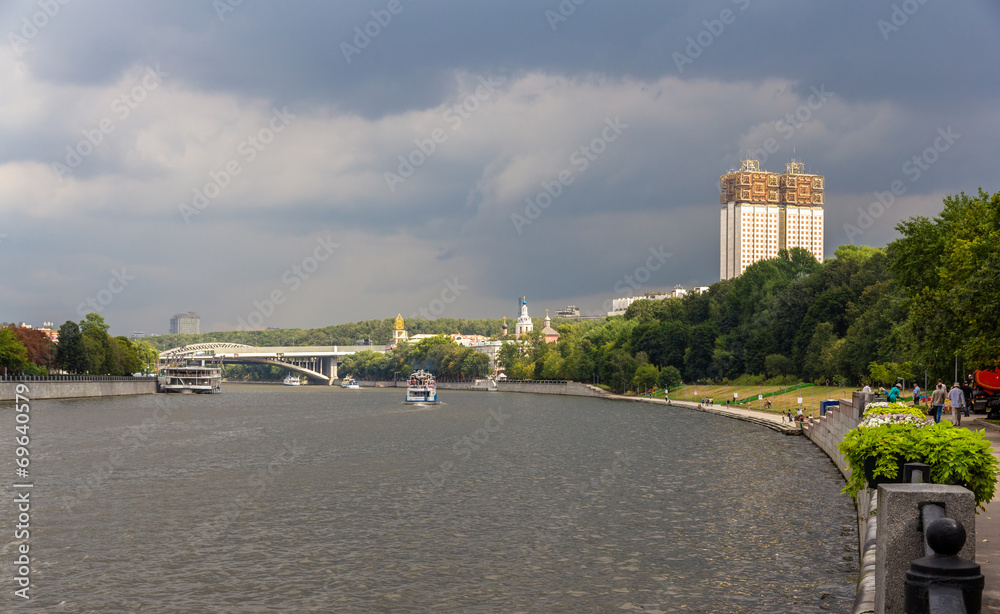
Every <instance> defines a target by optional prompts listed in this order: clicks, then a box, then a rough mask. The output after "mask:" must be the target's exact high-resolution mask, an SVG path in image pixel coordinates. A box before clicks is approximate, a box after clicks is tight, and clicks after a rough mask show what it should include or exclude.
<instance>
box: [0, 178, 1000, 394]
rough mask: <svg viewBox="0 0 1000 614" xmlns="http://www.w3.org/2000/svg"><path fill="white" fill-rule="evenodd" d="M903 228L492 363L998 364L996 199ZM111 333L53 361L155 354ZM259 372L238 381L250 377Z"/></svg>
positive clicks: (686, 372)
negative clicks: (872, 243)
mask: <svg viewBox="0 0 1000 614" xmlns="http://www.w3.org/2000/svg"><path fill="white" fill-rule="evenodd" d="M896 230H897V231H898V232H899V237H898V238H897V239H896V240H894V241H892V242H890V243H889V244H888V245H887V246H886V247H885V248H873V247H865V246H856V245H842V246H840V247H839V248H837V250H836V251H835V252H834V255H833V257H832V258H829V259H827V260H826V261H825V262H823V263H819V262H817V261H816V260H815V259H814V258H813V257H812V256H810V255H809V254H808V253H807V252H806V251H804V250H801V249H793V250H791V251H788V252H785V251H782V252H781V253H780V255H779V257H777V258H774V259H770V260H764V261H760V262H757V263H755V264H753V265H751V266H750V267H748V268H747V270H746V272H745V273H744V274H743V275H741V276H739V277H737V278H735V279H731V280H723V281H720V282H718V283H716V284H713V285H712V286H711V287H710V288H709V290H708V291H707V292H705V293H703V294H691V295H688V296H685V297H683V298H671V299H664V300H658V301H651V300H641V301H637V302H635V303H633V304H632V305H631V306H630V307H629V309H628V310H627V311H626V313H625V315H624V316H615V317H609V318H606V319H605V320H601V321H573V320H559V319H556V320H553V326H554V327H555V328H556V329H557V330H558V331H559V333H560V335H561V336H560V338H559V340H558V342H556V343H552V344H546V343H544V342H543V340H542V338H541V335H540V334H539V333H538V332H537V331H538V330H539V329H540V328H541V320H540V319H538V320H536V321H535V327H536V331H535V332H534V333H531V334H528V335H525V336H522V338H521V339H520V340H518V341H517V342H516V343H511V344H508V345H506V346H504V347H503V348H502V350H501V352H500V355H499V358H498V362H499V363H500V365H501V366H502V367H503V368H504V369H505V370H506V372H507V375H508V377H511V378H517V379H573V380H580V381H586V382H598V383H603V384H606V385H608V386H609V387H611V388H613V389H618V390H625V389H629V388H631V389H640V390H641V389H645V388H648V387H652V386H655V385H660V386H675V385H677V384H678V383H679V382H680V381H682V380H683V381H685V382H701V381H717V382H726V381H734V380H737V379H738V378H743V380H744V381H745V380H746V379H747V378H757V379H758V380H762V379H764V378H768V379H771V380H788V379H796V380H798V379H801V380H805V381H815V382H825V381H826V380H830V381H831V382H842V383H846V384H852V385H856V384H860V383H862V382H872V383H876V384H882V383H886V384H887V383H892V382H893V381H895V379H896V378H898V377H905V378H906V379H907V380H908V381H912V380H914V379H917V378H920V379H922V378H923V377H924V376H925V375H926V377H929V378H931V379H932V380H933V379H937V378H939V377H940V378H943V379H946V380H947V379H951V378H953V377H954V374H955V372H956V371H958V372H959V373H966V372H968V371H970V370H972V369H975V368H980V367H993V366H996V365H997V364H998V359H1000V340H998V336H997V322H1000V283H998V280H1000V192H997V193H996V194H992V195H991V194H989V193H987V192H984V191H983V190H980V191H979V193H978V194H977V195H975V196H970V195H967V194H965V193H964V192H963V193H960V194H958V195H955V196H949V197H947V198H946V199H945V200H944V208H943V209H942V211H941V213H940V214H939V215H938V216H937V217H934V218H926V217H912V218H909V219H907V220H905V221H903V222H901V223H900V224H899V225H897V227H896ZM393 321H394V320H393V318H386V319H383V320H369V321H365V322H355V323H352V324H341V325H337V326H329V327H326V328H320V329H308V330H300V329H286V330H261V331H235V332H222V333H207V334H202V335H162V336H157V337H152V338H150V339H149V340H148V341H149V342H151V343H152V346H155V347H156V349H158V350H163V349H168V348H170V347H176V346H179V345H184V344H192V343H203V342H208V341H229V342H235V343H246V344H248V345H261V346H273V345H287V346H294V345H355V344H359V343H360V344H367V343H370V344H371V345H373V346H384V344H385V343H386V342H387V341H389V340H390V339H391V336H392V328H393ZM500 326H501V321H500V320H493V319H480V320H456V319H450V318H442V319H439V320H424V319H420V318H412V319H408V320H406V328H407V330H408V332H409V333H410V334H411V335H414V334H420V333H428V334H448V333H462V334H480V335H486V336H489V337H493V338H499V335H500ZM106 330H107V326H106V325H105V324H104V321H103V318H101V317H100V316H99V315H97V314H88V316H87V318H86V319H85V320H84V321H82V322H80V324H79V325H77V324H76V323H73V322H67V323H66V324H64V325H63V327H62V328H61V329H60V343H59V347H58V348H57V350H56V352H55V362H56V363H57V364H58V365H60V366H61V367H62V368H63V369H65V370H67V371H69V372H78V373H121V372H130V371H129V370H130V369H136V370H138V369H137V367H138V366H139V363H141V362H142V361H143V360H145V358H144V357H145V356H146V355H147V352H148V351H149V349H150V348H151V347H152V346H150V345H149V344H148V343H145V342H143V343H139V344H133V343H131V342H129V340H127V339H125V338H124V337H116V338H111V337H110V336H109V335H108V334H107V332H106ZM3 331H7V332H3ZM3 331H0V363H2V364H3V366H8V367H9V368H10V369H11V370H13V371H15V372H18V371H21V372H26V373H27V372H36V371H43V370H44V369H45V368H47V367H48V366H50V365H51V364H52V360H53V354H52V350H51V348H47V347H45V344H44V343H43V342H41V341H40V340H29V339H25V340H24V341H22V340H20V339H18V338H17V337H16V335H21V336H24V335H25V334H27V333H23V332H18V330H17V329H13V328H5V329H3ZM29 346H30V347H31V348H32V350H31V352H30V355H29V352H28V347H29ZM81 348H82V350H81ZM144 348H145V349H144ZM474 354H475V352H473V351H471V350H468V349H467V348H462V347H460V346H458V345H456V344H454V343H452V342H451V341H450V340H447V339H446V338H444V337H438V338H434V339H431V340H427V341H424V342H422V343H420V344H414V345H408V346H404V347H401V348H399V349H397V350H396V351H393V352H390V353H387V354H382V353H378V352H362V353H359V354H357V355H355V356H353V357H351V358H350V359H348V360H347V361H345V365H344V366H345V367H346V368H347V370H346V371H344V372H345V373H353V374H355V375H357V376H360V377H370V378H387V379H392V377H393V376H394V375H395V374H397V373H408V372H409V370H410V369H414V368H419V367H427V368H430V369H432V370H433V371H434V372H435V373H437V374H438V375H439V376H441V377H454V378H468V377H479V376H481V375H482V374H483V373H484V372H485V363H484V362H483V361H484V359H485V356H483V355H481V354H480V355H478V356H474ZM137 360H138V361H139V362H138V363H137ZM231 368H235V367H231ZM253 369H254V367H247V368H244V370H243V371H242V372H239V373H237V372H236V371H233V372H232V374H233V375H235V376H243V377H253V376H254V375H255V374H256V371H254V370H253ZM270 374H271V375H277V373H275V372H270ZM256 375H259V376H263V375H265V374H264V373H259V374H256Z"/></svg>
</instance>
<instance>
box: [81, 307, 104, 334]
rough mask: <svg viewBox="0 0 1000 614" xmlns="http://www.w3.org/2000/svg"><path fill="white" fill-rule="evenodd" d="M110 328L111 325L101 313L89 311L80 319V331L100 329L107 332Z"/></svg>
mask: <svg viewBox="0 0 1000 614" xmlns="http://www.w3.org/2000/svg"><path fill="white" fill-rule="evenodd" d="M109 328H111V327H110V326H108V324H107V323H106V322H105V321H104V316H102V315H101V314H99V313H93V312H91V313H88V314H87V315H85V316H84V317H83V319H82V320H80V332H83V333H85V332H87V331H88V330H99V331H101V332H103V333H106V332H108V329H109Z"/></svg>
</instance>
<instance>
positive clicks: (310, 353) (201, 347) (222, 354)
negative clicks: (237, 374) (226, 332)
mask: <svg viewBox="0 0 1000 614" xmlns="http://www.w3.org/2000/svg"><path fill="white" fill-rule="evenodd" d="M365 350H370V351H373V352H382V353H384V352H385V349H384V348H382V347H381V346H377V345H307V346H291V347H254V346H252V345H243V344H240V343H223V342H217V343H195V344H192V345H184V346H181V347H178V348H173V349H170V350H165V351H163V352H160V361H161V362H175V361H182V360H203V361H212V362H217V363H222V364H225V363H229V364H236V363H239V364H265V365H274V366H277V367H282V368H285V369H289V370H291V371H295V372H298V373H301V374H303V375H305V376H306V377H307V378H308V379H309V381H310V382H313V383H325V384H327V385H331V384H333V382H334V380H336V379H337V366H338V365H339V364H340V359H341V358H342V357H344V356H347V355H350V354H354V353H356V352H362V351H365Z"/></svg>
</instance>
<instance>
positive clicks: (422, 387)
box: [406, 369, 438, 405]
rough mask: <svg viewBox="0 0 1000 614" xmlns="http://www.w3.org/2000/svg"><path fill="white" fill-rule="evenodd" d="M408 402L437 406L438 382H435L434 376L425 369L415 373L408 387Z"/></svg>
mask: <svg viewBox="0 0 1000 614" xmlns="http://www.w3.org/2000/svg"><path fill="white" fill-rule="evenodd" d="M406 402H407V403H424V404H426V405H434V404H436V403H437V402H438V400H437V382H436V381H435V380H434V376H433V375H431V374H430V373H428V372H427V371H424V370H423V369H421V370H419V371H414V372H413V373H412V374H411V375H410V381H409V383H408V384H407V386H406Z"/></svg>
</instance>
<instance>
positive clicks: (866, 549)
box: [802, 393, 878, 614]
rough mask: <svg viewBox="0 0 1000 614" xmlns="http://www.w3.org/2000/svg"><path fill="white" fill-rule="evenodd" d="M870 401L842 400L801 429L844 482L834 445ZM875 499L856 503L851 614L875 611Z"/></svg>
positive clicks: (865, 494)
mask: <svg viewBox="0 0 1000 614" xmlns="http://www.w3.org/2000/svg"><path fill="white" fill-rule="evenodd" d="M869 400H870V399H869V398H867V395H862V394H859V393H855V394H854V395H853V397H852V398H851V399H841V400H840V405H839V406H838V407H831V408H829V409H828V410H827V412H826V415H825V416H821V417H820V418H818V419H816V420H813V421H812V422H811V423H806V424H803V425H802V434H803V435H805V436H806V437H808V438H809V439H810V440H811V441H812V442H813V443H814V444H816V445H817V446H819V449H820V450H823V451H824V452H826V455H827V456H829V457H830V459H831V460H832V461H833V462H834V464H835V465H837V468H838V469H840V472H841V473H842V474H844V478H845V479H849V478H850V471H849V470H848V469H847V462H846V461H845V460H844V455H843V454H841V453H840V450H838V449H837V445H838V444H839V443H840V442H841V440H843V439H844V435H846V434H847V432H848V431H850V430H851V429H853V428H854V427H856V426H857V425H858V422H859V421H860V415H861V413H862V412H861V411H859V409H863V408H864V407H865V405H866V404H867V403H868V401H869ZM877 499H878V495H877V493H876V491H865V490H863V491H861V492H860V493H858V496H857V498H856V499H855V505H856V506H857V509H858V542H859V543H858V550H859V551H860V555H861V569H860V573H859V575H858V586H857V596H856V598H855V601H854V609H853V614H868V613H870V612H874V611H875V593H876V585H875V574H876V572H877V569H876V566H875V554H876V550H875V542H876V538H877V531H876V522H875V520H876V516H875V511H876V508H877V506H878V504H877Z"/></svg>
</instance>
